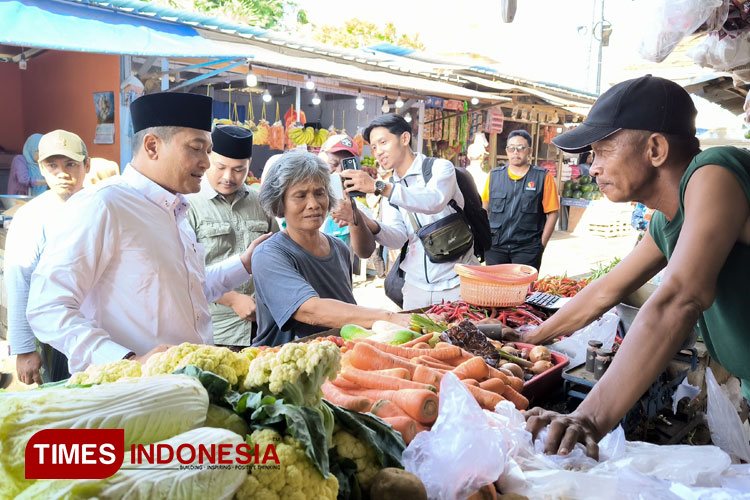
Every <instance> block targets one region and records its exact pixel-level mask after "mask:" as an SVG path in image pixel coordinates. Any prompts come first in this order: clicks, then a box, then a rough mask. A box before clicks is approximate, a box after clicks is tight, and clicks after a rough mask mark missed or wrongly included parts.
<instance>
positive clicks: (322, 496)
mask: <svg viewBox="0 0 750 500" xmlns="http://www.w3.org/2000/svg"><path fill="white" fill-rule="evenodd" d="M250 442H251V443H252V444H256V443H257V444H258V445H259V448H260V450H261V453H265V449H266V446H268V445H269V444H273V445H274V447H275V448H276V455H277V456H278V458H279V466H280V467H281V470H277V469H274V468H268V469H265V468H260V467H258V468H253V469H252V470H251V471H250V473H249V474H248V476H247V478H246V479H245V482H244V483H242V486H240V489H239V490H237V492H236V493H235V499H236V500H245V499H253V500H308V499H315V500H336V497H337V496H338V492H339V482H338V480H337V479H336V477H335V476H334V475H333V474H331V475H330V476H329V478H328V479H325V478H323V476H322V475H321V474H320V472H318V470H317V469H316V468H315V466H314V465H313V463H312V462H311V461H310V459H309V458H307V456H306V455H305V448H304V446H302V445H301V444H300V443H298V442H297V441H295V440H294V439H293V438H292V437H290V436H284V437H283V438H282V437H281V436H280V435H279V434H278V433H277V432H276V431H273V430H270V429H262V430H257V431H255V432H253V433H252V434H251V435H250ZM267 465H273V463H269V464H267Z"/></svg>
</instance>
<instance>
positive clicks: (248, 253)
mask: <svg viewBox="0 0 750 500" xmlns="http://www.w3.org/2000/svg"><path fill="white" fill-rule="evenodd" d="M272 234H273V233H266V234H264V235H263V236H260V237H258V238H256V239H255V240H253V242H252V243H250V246H249V247H247V250H245V251H244V252H242V254H241V255H240V261H241V262H242V265H243V266H245V269H246V270H247V272H248V273H250V274H253V252H254V251H255V249H256V248H257V247H258V245H260V244H261V243H263V242H264V241H266V240H267V239H268V238H270V237H271V236H272Z"/></svg>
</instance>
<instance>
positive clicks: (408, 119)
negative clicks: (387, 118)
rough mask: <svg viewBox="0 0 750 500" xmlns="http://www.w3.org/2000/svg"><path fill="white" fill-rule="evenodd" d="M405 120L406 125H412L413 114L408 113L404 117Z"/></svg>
mask: <svg viewBox="0 0 750 500" xmlns="http://www.w3.org/2000/svg"><path fill="white" fill-rule="evenodd" d="M404 120H406V123H411V113H406V114H405V115H404Z"/></svg>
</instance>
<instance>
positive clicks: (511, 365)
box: [503, 363, 523, 380]
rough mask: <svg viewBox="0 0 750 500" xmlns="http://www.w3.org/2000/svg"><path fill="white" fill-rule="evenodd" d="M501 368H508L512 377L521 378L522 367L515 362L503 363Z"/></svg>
mask: <svg viewBox="0 0 750 500" xmlns="http://www.w3.org/2000/svg"><path fill="white" fill-rule="evenodd" d="M503 370H508V371H509V372H511V373H512V374H513V376H514V377H518V378H520V379H521V380H523V368H521V367H520V366H518V365H517V364H515V363H505V364H504V365H503Z"/></svg>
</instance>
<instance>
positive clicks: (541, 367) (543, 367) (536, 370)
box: [530, 360, 553, 375]
mask: <svg viewBox="0 0 750 500" xmlns="http://www.w3.org/2000/svg"><path fill="white" fill-rule="evenodd" d="M552 366H553V365H552V362H551V361H545V360H541V361H537V362H536V363H534V365H533V366H532V367H531V368H530V370H531V373H533V374H534V375H539V374H540V373H544V372H546V371H547V370H549V369H550V368H552Z"/></svg>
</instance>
